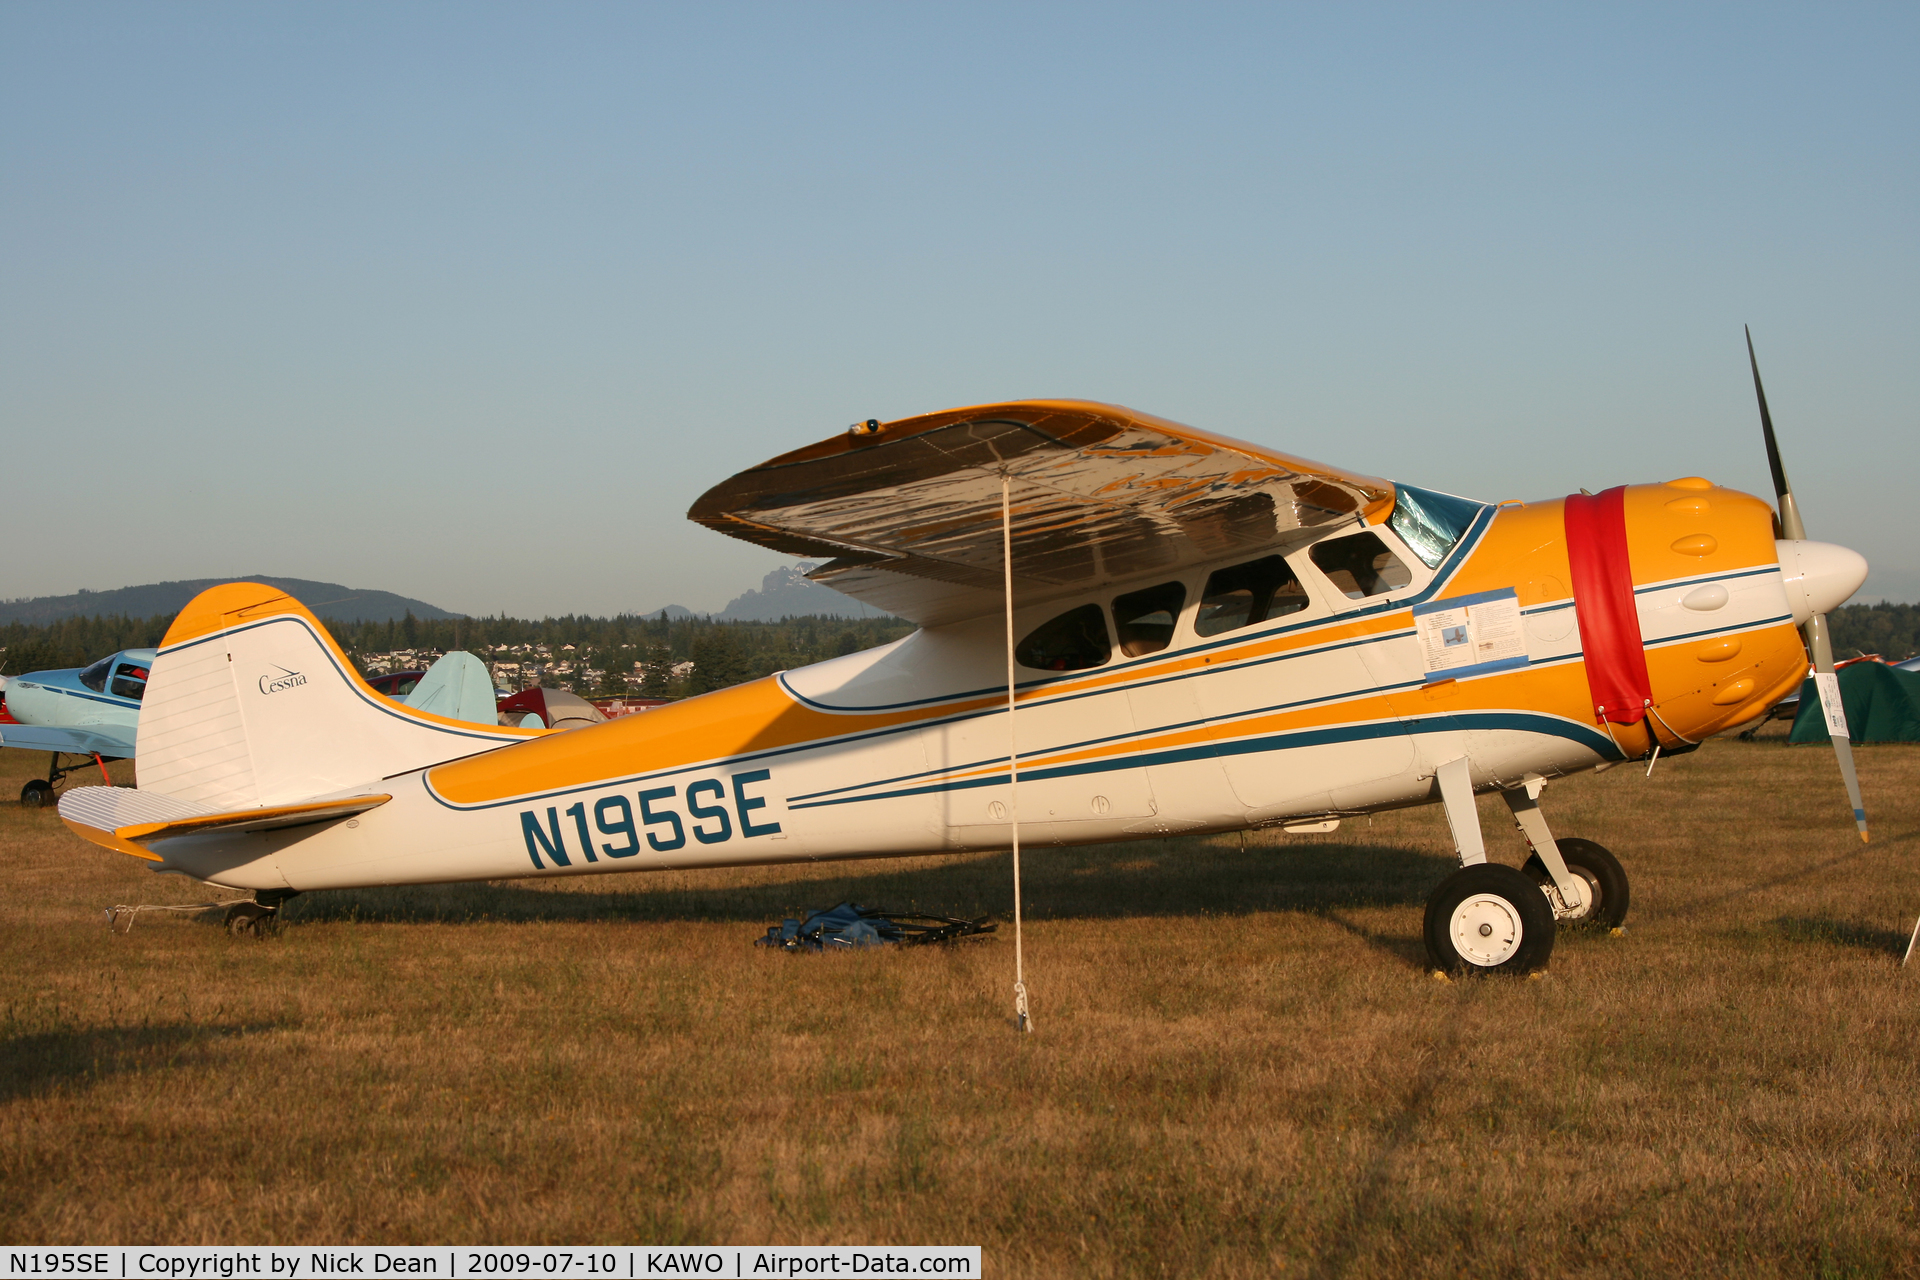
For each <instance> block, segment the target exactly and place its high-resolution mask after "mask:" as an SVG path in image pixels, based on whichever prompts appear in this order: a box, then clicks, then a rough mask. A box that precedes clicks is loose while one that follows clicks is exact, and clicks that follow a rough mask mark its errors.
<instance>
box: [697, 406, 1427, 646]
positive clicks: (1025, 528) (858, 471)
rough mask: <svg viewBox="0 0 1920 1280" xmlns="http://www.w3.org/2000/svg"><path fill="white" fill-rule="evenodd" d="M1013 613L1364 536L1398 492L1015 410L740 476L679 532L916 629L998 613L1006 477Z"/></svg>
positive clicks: (917, 425)
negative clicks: (1359, 532) (1118, 585)
mask: <svg viewBox="0 0 1920 1280" xmlns="http://www.w3.org/2000/svg"><path fill="white" fill-rule="evenodd" d="M1003 475H1005V476H1008V477H1010V478H1011V480H1012V490H1013V494H1012V496H1013V503H1012V506H1013V570H1014V593H1015V599H1016V600H1017V601H1018V602H1019V603H1020V604H1023V605H1025V604H1032V603H1035V602H1037V601H1041V600H1045V599H1048V598H1051V597H1055V596H1066V595H1072V594H1075V593H1077V592H1081V591H1085V590H1087V589H1090V588H1093V587H1097V586H1099V585H1101V584H1102V583H1104V582H1109V581H1114V580H1117V579H1122V578H1131V577H1137V576H1139V575H1142V574H1147V573H1152V572H1156V571H1160V572H1166V573H1175V572H1178V571H1180V570H1181V569H1184V568H1186V567H1187V566H1189V565H1191V564H1194V563H1197V562H1199V561H1203V560H1212V559H1218V558H1219V557H1220V556H1222V555H1223V554H1227V555H1230V554H1232V553H1234V552H1235V551H1240V550H1245V551H1247V552H1253V551H1257V550H1259V549H1261V548H1264V547H1277V546H1281V545H1284V544H1286V543H1289V542H1291V541H1294V540H1296V539H1298V538H1299V537H1300V535H1301V534H1302V532H1303V531H1307V530H1317V529H1320V528H1322V527H1324V526H1327V525H1331V524H1335V523H1338V522H1341V521H1355V520H1363V521H1368V522H1377V521H1378V520H1380V519H1382V518H1384V516H1385V515H1386V513H1387V511H1388V510H1389V509H1390V508H1391V506H1392V503H1393V485H1392V484H1391V483H1390V482H1388V481H1386V480H1381V479H1377V478H1375V477H1373V476H1366V475H1360V474H1357V473H1353V472H1346V471H1338V470H1335V469H1334V468H1332V467H1327V466H1323V465H1321V464H1320V463H1317V462H1309V461H1307V460H1306V459H1304V458H1295V457H1291V456H1289V455H1287V454H1283V453H1278V452H1276V451H1274V450H1272V449H1267V448H1263V447H1261V446H1259V445H1252V444H1246V443H1244V442H1242V441H1239V440H1232V439H1229V438H1227V437H1225V436H1216V435H1213V434H1211V433H1209V432H1205V431H1200V430H1197V429H1195V428H1193V427H1187V426H1182V425H1180V424H1179V423H1177V422H1169V421H1167V420H1166V419H1164V418H1156V417H1154V416H1152V415H1151V414H1145V413H1139V412H1136V411H1135V410H1132V409H1123V408H1121V407H1119V406H1117V405H1109V404H1097V403H1095V402H1092V401H1087V400H1025V401H1018V402H1014V403H1009V404H991V405H976V406H974V407H971V408H966V409H949V410H946V411H945V412H941V413H932V414H925V415H922V416H920V417H916V418H903V419H901V420H899V421H897V422H889V423H885V424H881V425H879V426H878V427H877V428H875V429H873V430H867V429H865V428H854V429H852V430H850V431H848V432H846V433H844V434H842V435H838V436H834V437H832V438H830V439H827V440H823V441H821V442H820V443H818V444H815V445H810V446H808V447H807V448H804V449H797V450H795V451H794V452H792V453H788V454H783V455H782V456H780V457H778V458H774V459H772V460H771V461H769V462H763V463H761V464H760V465H759V466H757V467H754V468H751V469H750V470H747V471H743V472H741V473H740V474H739V475H736V476H734V477H733V478H732V479H730V480H726V481H724V482H722V483H720V484H718V485H716V486H714V487H713V488H712V489H710V490H708V491H707V493H706V494H705V495H703V496H702V497H701V498H700V500H699V501H698V502H696V503H694V504H693V507H692V509H691V510H689V511H688V512H687V517H688V518H689V519H691V520H693V521H695V522H696V523H699V524H703V525H706V526H707V527H708V528H710V529H716V530H718V531H720V532H721V533H724V534H727V535H729V536H730V537H735V538H741V539H744V540H745V541H748V542H753V543H758V544H759V545H760V546H763V547H770V548H772V549H773V550H775V551H782V552H785V553H787V554H789V555H796V556H815V557H832V559H831V561H830V562H829V563H827V564H825V565H822V566H821V567H820V568H818V569H816V570H814V571H813V572H812V573H810V574H808V575H807V576H808V577H810V578H812V579H814V580H816V581H818V582H822V583H825V584H826V585H828V586H830V587H833V588H835V589H836V590H839V591H842V592H845V593H846V594H847V595H850V596H853V597H854V598H855V599H858V600H863V601H865V602H866V603H868V604H871V605H874V606H875V607H877V608H881V609H885V610H887V611H888V612H889V613H894V614H898V615H899V616H901V617H903V618H907V619H909V620H911V621H913V622H917V623H920V624H921V625H922V626H932V625H936V624H939V623H944V622H954V621H958V620H960V619H963V618H969V617H975V616H978V615H981V614H986V613H992V612H997V611H998V610H999V609H1000V607H1001V589H1002V583H1001V572H1002V566H1001V532H1000V500H1001V499H1000V492H1001V477H1002V476H1003Z"/></svg>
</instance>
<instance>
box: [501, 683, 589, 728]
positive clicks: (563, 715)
mask: <svg viewBox="0 0 1920 1280" xmlns="http://www.w3.org/2000/svg"><path fill="white" fill-rule="evenodd" d="M499 718H500V723H501V724H507V725H524V726H525V727H527V728H529V729H538V728H540V727H541V726H542V725H545V726H546V727H547V728H549V729H581V728H585V727H586V726H587V725H590V724H599V723H600V722H601V721H602V720H605V719H606V717H605V716H603V715H601V714H600V710H599V708H597V707H595V706H594V705H593V704H592V703H591V702H588V701H587V700H586V699H585V698H583V697H581V696H580V695H579V694H577V693H573V692H571V691H569V690H566V689H522V690H521V691H520V692H519V693H516V694H514V695H513V696H512V697H511V698H506V699H503V700H502V701H501V703H500V710H499Z"/></svg>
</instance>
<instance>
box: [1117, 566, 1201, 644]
mask: <svg viewBox="0 0 1920 1280" xmlns="http://www.w3.org/2000/svg"><path fill="white" fill-rule="evenodd" d="M1186 603H1187V588H1186V586H1185V585H1184V584H1182V583H1178V582H1163V583H1161V584H1160V585H1159V586H1157V587H1148V588H1147V589H1146V590H1145V591H1129V592H1128V593H1127V594H1126V595H1124V596H1115V597H1114V600H1113V630H1114V634H1115V635H1117V636H1119V637H1120V652H1122V653H1124V654H1126V655H1127V656H1128V657H1129V658H1138V657H1142V656H1144V655H1146V654H1149V653H1158V652H1160V651H1161V650H1162V649H1164V648H1166V647H1167V646H1168V645H1170V644H1172V643H1173V624H1174V622H1175V621H1176V620H1178V619H1179V617H1180V610H1181V608H1182V607H1183V606H1184V605H1185V604H1186Z"/></svg>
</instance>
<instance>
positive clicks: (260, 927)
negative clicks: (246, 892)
mask: <svg viewBox="0 0 1920 1280" xmlns="http://www.w3.org/2000/svg"><path fill="white" fill-rule="evenodd" d="M298 894H299V890H297V889H262V890H261V891H260V892H258V893H256V894H254V895H253V901H252V902H236V903H234V904H233V905H232V906H230V907H228V908H227V932H228V933H230V934H232V935H233V936H234V937H236V938H266V937H271V936H272V935H273V934H275V933H278V932H279V931H280V904H281V903H283V902H285V901H286V900H287V899H288V898H292V897H296V896H298Z"/></svg>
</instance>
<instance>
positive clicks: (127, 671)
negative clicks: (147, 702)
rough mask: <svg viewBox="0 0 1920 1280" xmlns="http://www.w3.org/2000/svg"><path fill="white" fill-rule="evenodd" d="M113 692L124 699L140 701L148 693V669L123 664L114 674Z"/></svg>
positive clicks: (127, 663) (131, 664) (129, 663)
mask: <svg viewBox="0 0 1920 1280" xmlns="http://www.w3.org/2000/svg"><path fill="white" fill-rule="evenodd" d="M113 691H114V693H116V694H118V695H119V696H120V697H122V698H132V699H133V700H134V701H135V702H138V701H140V699H141V698H143V697H145V696H146V693H147V669H146V668H145V667H139V666H135V665H134V664H133V663H131V662H123V663H121V664H120V665H119V667H118V668H116V669H115V671H114V673H113Z"/></svg>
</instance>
